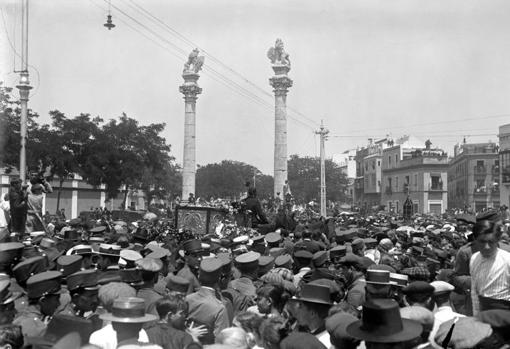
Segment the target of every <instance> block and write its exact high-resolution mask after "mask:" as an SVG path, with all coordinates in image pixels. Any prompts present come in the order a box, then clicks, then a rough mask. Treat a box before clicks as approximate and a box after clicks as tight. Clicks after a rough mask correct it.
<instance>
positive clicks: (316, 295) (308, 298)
mask: <svg viewBox="0 0 510 349" xmlns="http://www.w3.org/2000/svg"><path fill="white" fill-rule="evenodd" d="M293 299H295V300H298V301H302V302H309V303H319V304H331V296H330V291H329V287H327V286H323V285H314V284H305V285H303V288H302V289H301V295H300V296H299V297H295V298H293Z"/></svg>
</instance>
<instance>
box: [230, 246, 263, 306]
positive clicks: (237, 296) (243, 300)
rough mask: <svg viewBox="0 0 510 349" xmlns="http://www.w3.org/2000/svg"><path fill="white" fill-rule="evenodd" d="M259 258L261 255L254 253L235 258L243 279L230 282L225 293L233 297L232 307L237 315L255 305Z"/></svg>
mask: <svg viewBox="0 0 510 349" xmlns="http://www.w3.org/2000/svg"><path fill="white" fill-rule="evenodd" d="M259 258H260V254H259V253H257V252H253V251H250V252H246V253H243V254H241V255H239V256H237V257H236V258H235V264H236V266H237V269H238V270H239V272H240V273H241V277H240V278H238V279H234V280H232V281H230V285H229V287H228V288H227V289H226V290H225V292H228V293H230V294H231V296H232V300H233V302H232V305H233V306H234V314H236V315H237V314H239V313H240V312H242V311H245V310H247V309H248V308H249V307H250V306H252V305H254V304H255V297H256V295H257V294H256V290H257V286H256V283H258V282H259V280H258V269H259Z"/></svg>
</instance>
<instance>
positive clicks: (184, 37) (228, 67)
mask: <svg viewBox="0 0 510 349" xmlns="http://www.w3.org/2000/svg"><path fill="white" fill-rule="evenodd" d="M124 2H126V0H124ZM129 2H130V3H131V4H132V5H129V4H128V5H129V6H131V8H135V7H136V9H137V10H138V11H139V12H140V13H142V14H143V15H145V16H146V17H148V18H149V19H151V20H153V21H154V22H155V23H157V24H159V25H160V26H162V27H163V28H164V29H166V30H167V31H169V32H170V33H172V34H173V35H175V36H177V37H178V38H179V39H180V40H182V41H183V42H185V43H186V44H188V45H190V46H191V47H193V48H195V47H196V48H198V49H200V51H201V52H203V53H204V54H205V56H206V57H207V58H209V59H210V60H212V61H213V62H216V63H217V64H219V65H220V66H222V67H223V68H225V69H226V70H228V71H230V72H231V73H232V74H234V75H236V76H237V77H239V78H241V79H242V80H243V81H244V82H246V83H247V84H249V85H250V86H252V87H254V88H255V89H257V90H258V91H259V92H261V93H263V94H264V95H266V96H268V97H271V98H272V97H273V95H272V94H271V93H269V92H268V91H267V90H266V89H263V88H261V87H260V86H258V85H257V84H255V83H253V82H252V81H250V80H249V79H248V78H246V77H245V76H244V75H242V74H241V73H239V72H237V71H235V70H234V69H232V68H231V67H230V66H228V65H227V64H225V63H223V62H222V61H221V60H220V59H218V58H216V57H214V56H213V55H212V54H210V53H209V52H207V51H206V50H205V49H203V48H201V47H199V46H198V45H197V44H195V43H194V42H193V41H191V40H190V39H188V38H187V37H186V36H184V35H183V34H181V33H179V32H178V31H177V30H175V29H173V28H172V27H170V26H169V25H168V24H167V23H165V22H164V21H163V20H161V19H160V18H158V17H156V16H155V15H153V14H152V13H151V12H150V11H148V10H146V9H145V8H144V7H143V6H141V5H139V4H137V3H136V2H134V1H133V0H129ZM287 109H288V110H290V111H292V112H294V113H295V114H297V115H299V116H301V117H302V118H304V119H306V120H307V121H308V122H310V123H312V124H313V125H314V126H319V123H318V122H317V121H315V120H313V119H311V118H309V117H307V116H306V115H304V114H303V113H301V112H299V111H297V110H295V109H294V108H292V107H291V106H287Z"/></svg>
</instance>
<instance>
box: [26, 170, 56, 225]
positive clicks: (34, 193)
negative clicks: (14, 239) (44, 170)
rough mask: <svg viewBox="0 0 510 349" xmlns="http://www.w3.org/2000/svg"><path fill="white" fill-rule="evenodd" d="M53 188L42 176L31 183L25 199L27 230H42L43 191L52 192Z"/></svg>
mask: <svg viewBox="0 0 510 349" xmlns="http://www.w3.org/2000/svg"><path fill="white" fill-rule="evenodd" d="M52 192H53V188H52V187H51V185H50V183H48V182H47V181H46V179H45V178H44V177H41V178H40V179H37V182H35V183H33V184H32V187H31V188H30V191H29V193H28V200H27V205H28V207H27V227H26V231H27V232H32V231H42V230H44V227H43V222H42V216H43V213H42V205H43V199H44V193H52Z"/></svg>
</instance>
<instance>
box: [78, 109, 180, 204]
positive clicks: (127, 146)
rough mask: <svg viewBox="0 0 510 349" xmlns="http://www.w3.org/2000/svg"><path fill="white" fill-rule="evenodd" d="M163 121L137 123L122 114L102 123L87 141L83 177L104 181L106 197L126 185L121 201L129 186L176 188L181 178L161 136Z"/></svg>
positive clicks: (160, 190) (158, 190) (162, 191)
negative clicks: (91, 139)
mask: <svg viewBox="0 0 510 349" xmlns="http://www.w3.org/2000/svg"><path fill="white" fill-rule="evenodd" d="M164 128H165V124H150V125H148V126H139V124H138V121H137V120H135V119H132V118H129V117H128V116H127V115H126V114H123V115H122V116H121V117H120V118H119V120H110V121H109V122H108V123H106V124H104V125H103V126H102V127H101V130H100V132H98V134H97V136H96V137H95V139H94V142H93V144H91V145H90V148H89V152H88V155H87V158H86V161H85V164H84V165H83V169H84V174H85V178H86V180H87V181H88V182H89V183H91V184H95V185H99V184H101V183H104V184H105V186H106V192H107V194H108V197H109V198H113V197H116V196H117V194H118V192H119V189H120V187H121V186H123V185H124V186H125V190H124V202H126V199H127V194H128V191H129V190H130V189H142V190H145V191H147V192H148V193H149V194H150V195H153V196H154V195H156V196H157V195H159V196H161V195H167V194H168V193H170V192H175V191H176V189H175V187H176V186H177V184H178V183H179V182H180V180H179V176H178V168H177V166H176V164H175V161H174V160H175V159H174V158H173V157H172V156H170V145H168V144H167V143H166V140H165V139H164V138H163V137H161V136H160V133H161V132H162V131H163V130H164Z"/></svg>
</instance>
